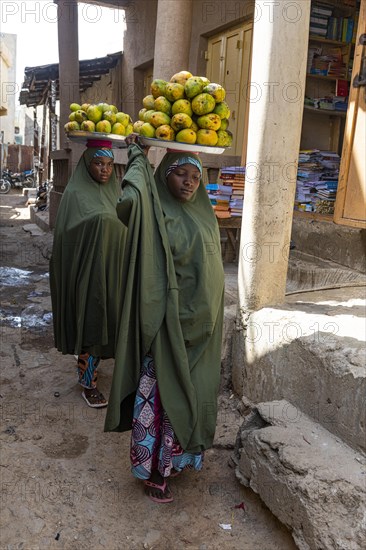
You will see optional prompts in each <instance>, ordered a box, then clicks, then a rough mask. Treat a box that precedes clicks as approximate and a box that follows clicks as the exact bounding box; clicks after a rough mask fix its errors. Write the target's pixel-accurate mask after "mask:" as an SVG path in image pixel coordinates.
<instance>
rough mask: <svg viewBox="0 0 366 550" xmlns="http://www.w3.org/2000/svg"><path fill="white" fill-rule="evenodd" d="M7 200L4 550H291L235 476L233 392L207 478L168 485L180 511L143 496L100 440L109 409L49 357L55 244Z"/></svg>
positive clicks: (110, 442)
mask: <svg viewBox="0 0 366 550" xmlns="http://www.w3.org/2000/svg"><path fill="white" fill-rule="evenodd" d="M0 200H1V269H0V273H1V279H2V281H1V282H2V286H1V321H2V323H1V325H2V327H1V390H0V393H1V398H0V403H1V428H0V439H1V470H0V471H1V489H2V502H1V506H2V511H1V525H0V533H1V534H0V548H1V550H20V549H23V550H36V549H37V550H38V549H40V550H56V549H57V550H69V549H70V550H71V549H72V550H83V549H89V548H92V549H93V550H99V549H107V550H125V549H126V550H129V549H144V548H145V549H153V548H154V549H159V550H165V549H167V550H168V549H169V550H171V549H175V550H178V549H179V550H180V549H190V550H191V549H192V550H193V549H194V550H196V549H197V550H216V549H217V550H218V549H220V550H222V549H230V550H236V549H237V550H239V549H240V550H276V549H278V550H290V549H294V548H295V545H294V543H293V541H292V538H291V535H290V534H289V533H288V532H287V531H286V530H285V529H284V528H283V527H282V526H281V524H280V523H279V522H278V521H277V520H276V519H275V518H274V516H273V515H272V514H271V513H270V512H269V510H268V509H267V508H266V507H265V506H264V505H263V504H262V502H261V500H260V499H259V498H258V497H257V496H256V494H255V493H254V492H252V491H251V490H249V489H246V488H244V487H243V486H241V485H240V484H239V482H238V481H237V479H236V477H235V473H234V469H233V467H232V464H231V461H230V457H231V453H232V446H233V444H234V442H235V436H236V432H237V428H238V426H239V425H240V423H241V417H240V414H239V412H238V410H237V402H238V401H237V400H236V398H235V397H232V398H231V399H230V394H229V393H228V394H227V395H226V394H225V395H222V396H220V403H221V408H220V415H219V424H218V430H217V435H216V443H215V445H214V448H213V449H211V450H209V451H207V453H206V457H205V467H204V470H203V471H202V472H201V473H189V472H188V473H183V474H182V476H180V477H178V478H176V479H174V480H172V482H171V487H172V491H173V493H174V497H175V500H174V502H173V503H172V504H160V505H159V504H155V503H153V502H151V501H150V500H148V499H147V498H146V497H145V495H144V493H143V488H142V484H141V482H139V481H137V480H136V479H134V478H133V477H132V475H131V474H130V470H129V433H125V434H115V433H104V432H103V423H104V416H105V410H103V409H102V410H93V409H90V408H88V407H87V406H86V404H85V402H84V401H83V400H82V398H81V394H80V389H79V387H78V385H77V384H76V362H75V360H74V358H73V357H70V356H62V355H61V354H59V353H58V352H57V351H56V350H55V349H54V348H53V339H52V317H51V303H50V293H49V286H48V259H49V255H50V251H51V245H52V234H51V233H44V232H42V231H41V230H35V227H34V226H33V227H28V224H30V220H29V208H28V207H26V205H25V200H26V198H25V197H24V196H22V195H20V194H19V193H18V194H15V193H14V192H11V193H10V194H9V195H2V196H1V197H0ZM25 229H26V230H25ZM112 369H113V362H112V361H105V362H103V363H102V366H101V368H100V375H99V376H100V387H101V390H102V391H103V392H104V394H105V395H108V392H109V387H110V383H111V375H112ZM242 503H243V504H242ZM238 506H239V507H238ZM237 507H238V508H237ZM220 524H222V525H227V524H229V525H230V526H231V529H230V530H229V529H224V528H223V527H222V526H220Z"/></svg>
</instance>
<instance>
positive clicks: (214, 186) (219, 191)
mask: <svg viewBox="0 0 366 550" xmlns="http://www.w3.org/2000/svg"><path fill="white" fill-rule="evenodd" d="M206 189H207V192H208V197H209V199H210V202H211V204H212V208H213V209H214V211H215V214H216V217H217V218H230V217H231V215H230V208H229V205H230V199H231V194H232V192H233V189H232V187H231V186H230V185H228V184H227V185H225V184H220V183H208V184H207V185H206Z"/></svg>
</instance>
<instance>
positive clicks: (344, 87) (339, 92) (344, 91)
mask: <svg viewBox="0 0 366 550" xmlns="http://www.w3.org/2000/svg"><path fill="white" fill-rule="evenodd" d="M336 96H337V97H348V82H347V80H344V79H341V78H339V79H338V80H337V83H336Z"/></svg>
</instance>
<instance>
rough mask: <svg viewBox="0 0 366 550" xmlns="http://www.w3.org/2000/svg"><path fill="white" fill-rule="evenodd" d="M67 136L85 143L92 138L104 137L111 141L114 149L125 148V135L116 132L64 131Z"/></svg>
mask: <svg viewBox="0 0 366 550" xmlns="http://www.w3.org/2000/svg"><path fill="white" fill-rule="evenodd" d="M66 135H67V137H68V138H69V139H70V140H71V141H76V142H77V143H83V144H84V145H86V142H87V141H89V140H93V139H96V140H98V139H105V140H108V141H111V142H112V147H113V148H116V149H125V148H126V147H127V145H126V142H125V140H126V136H119V135H117V134H104V133H102V132H85V131H83V130H74V131H73V132H66Z"/></svg>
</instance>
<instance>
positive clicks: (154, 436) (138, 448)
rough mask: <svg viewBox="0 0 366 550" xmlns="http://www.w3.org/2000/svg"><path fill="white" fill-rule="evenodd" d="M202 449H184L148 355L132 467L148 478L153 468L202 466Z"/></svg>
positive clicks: (167, 472)
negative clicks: (190, 451) (168, 412)
mask: <svg viewBox="0 0 366 550" xmlns="http://www.w3.org/2000/svg"><path fill="white" fill-rule="evenodd" d="M202 465H203V453H188V452H185V451H184V450H183V449H182V447H181V446H180V444H179V441H178V440H177V438H176V436H175V433H174V431H173V428H172V425H171V424H170V421H169V418H168V417H167V414H166V412H165V411H164V409H163V407H162V404H161V401H160V395H159V389H158V384H157V380H156V375H155V365H154V359H153V358H152V356H151V355H146V356H145V358H144V361H143V364H142V368H141V376H140V382H139V387H138V390H137V393H136V399H135V405H134V412H133V422H132V435H131V470H132V473H133V475H134V476H135V477H138V478H139V479H149V478H150V476H151V472H152V471H153V470H158V471H159V473H160V474H161V475H162V476H163V477H168V476H169V475H170V474H171V470H173V471H174V472H176V471H177V472H181V471H182V470H184V469H194V470H201V469H202Z"/></svg>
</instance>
